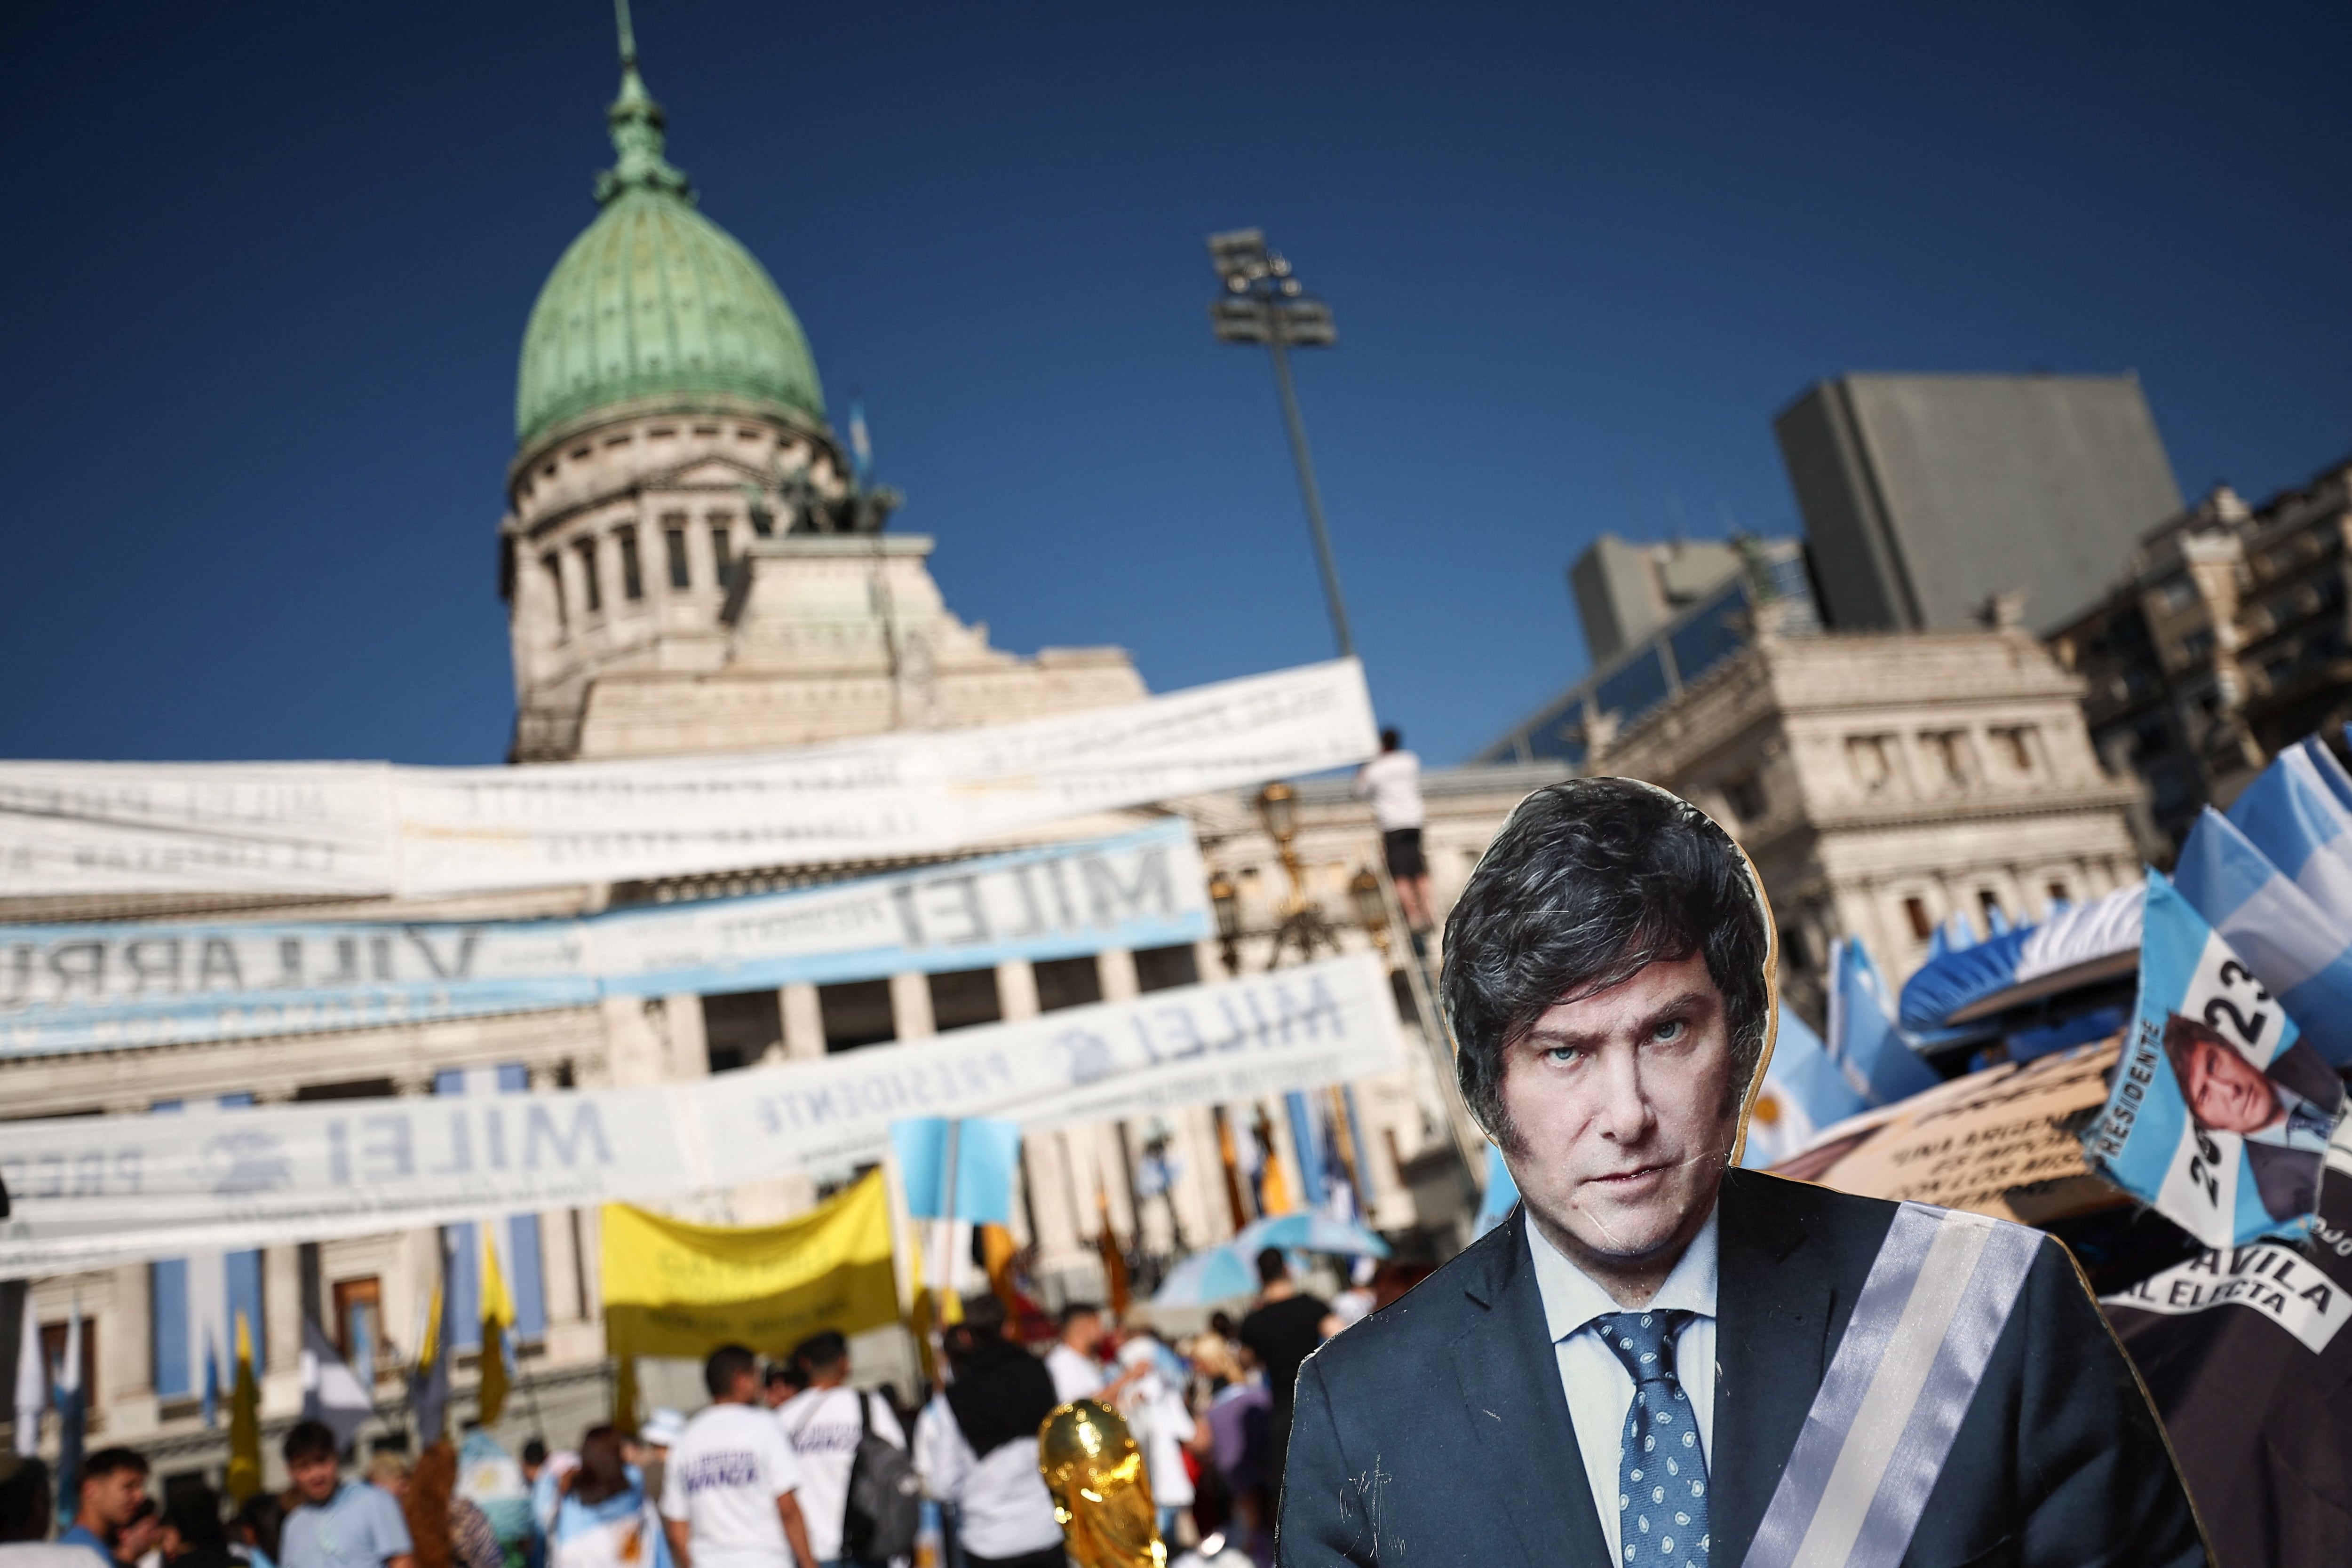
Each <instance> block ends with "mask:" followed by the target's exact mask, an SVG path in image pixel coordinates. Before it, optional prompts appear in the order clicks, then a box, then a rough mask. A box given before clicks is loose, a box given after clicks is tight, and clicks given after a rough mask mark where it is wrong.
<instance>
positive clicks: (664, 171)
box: [596, 0, 688, 202]
mask: <svg viewBox="0 0 2352 1568" xmlns="http://www.w3.org/2000/svg"><path fill="white" fill-rule="evenodd" d="M613 11H614V19H615V20H616V21H617V22H618V23H619V24H620V31H621V96H620V97H618V98H616V99H614V100H613V106H612V108H610V109H608V110H605V111H604V123H605V125H606V126H607V127H608V128H610V130H611V131H612V133H613V151H614V152H616V153H618V154H619V157H618V159H617V160H616V161H615V162H614V165H613V167H611V168H610V169H606V170H604V172H601V173H599V174H598V175H597V176H596V199H597V200H598V201H599V202H610V201H612V200H613V199H614V197H616V196H618V195H620V194H621V193H623V192H625V191H631V190H640V189H642V190H649V191H667V192H668V193H670V194H672V195H675V196H685V195H686V194H687V190H688V184H687V178H686V175H685V174H684V173H682V172H680V171H678V170H677V168H675V167H673V166H672V165H671V163H670V162H669V160H668V159H667V158H665V157H663V156H662V146H663V140H664V139H663V135H662V111H661V105H660V104H657V103H656V102H655V101H654V99H653V94H651V93H649V92H647V91H646V83H645V78H643V77H640V76H639V75H638V74H637V35H636V30H635V28H633V27H631V26H629V0H613Z"/></svg>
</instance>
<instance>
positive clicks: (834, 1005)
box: [816, 980, 898, 1051]
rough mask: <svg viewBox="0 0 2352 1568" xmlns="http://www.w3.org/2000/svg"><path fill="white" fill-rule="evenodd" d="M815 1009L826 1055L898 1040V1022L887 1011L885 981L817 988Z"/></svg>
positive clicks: (851, 981) (853, 981)
mask: <svg viewBox="0 0 2352 1568" xmlns="http://www.w3.org/2000/svg"><path fill="white" fill-rule="evenodd" d="M816 1006H817V1011H818V1012H819V1013H820V1014H822V1015H823V1017H824V1048H825V1050H827V1051H856V1050H857V1049H858V1048H860V1047H861V1046H868V1045H880V1044H881V1043H882V1042H883V1041H885V1040H896V1039H898V1019H897V1017H896V1016H895V1015H894V1014H893V1013H892V1012H891V1010H890V982H889V981H887V980H846V981H844V982H843V983H842V984H840V985H837V986H819V987H818V988H816Z"/></svg>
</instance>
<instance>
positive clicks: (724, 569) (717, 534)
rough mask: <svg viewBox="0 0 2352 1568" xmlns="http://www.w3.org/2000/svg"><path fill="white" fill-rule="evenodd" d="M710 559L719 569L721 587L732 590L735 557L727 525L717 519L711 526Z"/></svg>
mask: <svg viewBox="0 0 2352 1568" xmlns="http://www.w3.org/2000/svg"><path fill="white" fill-rule="evenodd" d="M710 559H711V560H712V561H714V562H715V563H717V566H718V569H719V587H721V588H732V587H733V586H734V585H735V556H734V552H733V549H732V547H730V544H729V543H728V530H727V525H726V524H725V523H723V522H720V521H718V520H717V519H715V518H714V519H713V520H712V522H711V524H710Z"/></svg>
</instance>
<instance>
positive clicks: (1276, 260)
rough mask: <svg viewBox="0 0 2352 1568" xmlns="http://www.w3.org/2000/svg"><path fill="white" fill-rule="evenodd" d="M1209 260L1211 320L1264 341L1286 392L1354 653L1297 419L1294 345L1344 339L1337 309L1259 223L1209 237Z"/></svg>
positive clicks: (1303, 486) (1241, 336)
mask: <svg viewBox="0 0 2352 1568" xmlns="http://www.w3.org/2000/svg"><path fill="white" fill-rule="evenodd" d="M1209 259H1210V262H1211V264H1212V265H1213V266H1214V267H1216V269H1217V276H1218V277H1219V278H1221V279H1222V280H1223V283H1224V287H1225V292H1224V294H1223V296H1222V297H1221V298H1216V299H1212V300H1211V301H1209V324H1210V326H1211V327H1212V328H1213V329H1214V330H1215V332H1216V334H1217V341H1219V342H1220V343H1263V344H1265V351H1266V357H1267V358H1269V359H1271V360H1272V361H1274V384H1275V386H1276V388H1277V389H1278V390H1279V391H1280V392H1281V393H1282V418H1283V423H1284V425H1285V426H1286V428H1287V429H1288V431H1289V432H1290V457H1291V461H1292V462H1294V463H1296V464H1297V465H1298V488H1299V492H1300V494H1301V495H1303V496H1304V497H1306V500H1307V530H1308V532H1309V533H1310V534H1311V535H1312V536H1313V538H1314V541H1315V561H1316V564H1317V565H1318V567H1320V568H1321V569H1322V572H1323V597H1324V598H1325V600H1327V601H1328V602H1329V604H1330V607H1331V634H1332V636H1333V637H1334V638H1335V639H1337V641H1338V643H1339V656H1340V657H1341V658H1343V659H1352V658H1354V657H1355V655H1356V640H1355V638H1354V637H1352V636H1350V635H1349V632H1348V605H1347V601H1345V600H1343V599H1342V598H1340V596H1339V567H1338V565H1337V564H1335V563H1334V562H1333V560H1332V559H1331V536H1330V533H1329V531H1328V529H1326V528H1324V526H1323V495H1322V492H1321V491H1320V490H1318V488H1316V485H1315V462H1314V459H1313V458H1311V457H1309V456H1308V455H1307V425H1306V423H1305V422H1303V421H1302V420H1301V419H1300V418H1299V417H1298V391H1297V388H1296V387H1294V386H1292V385H1291V382H1290V350H1292V349H1328V348H1329V347H1331V346H1332V345H1333V344H1334V343H1337V342H1338V341H1339V332H1338V330H1337V329H1335V328H1334V327H1333V326H1332V324H1331V308H1330V307H1329V306H1328V305H1326V304H1324V303H1323V301H1321V300H1320V299H1318V298H1315V297H1314V296H1313V295H1311V294H1309V293H1307V291H1306V289H1305V288H1304V287H1302V286H1301V285H1300V283H1299V281H1298V279H1297V278H1296V277H1292V276H1291V274H1290V263H1289V262H1288V261H1287V260H1286V259H1285V258H1284V257H1283V256H1282V253H1281V252H1279V251H1273V250H1268V249H1267V248H1266V245H1265V231H1263V230H1261V229H1234V230H1232V231H1231V232H1229V233H1226V234H1216V235H1210V236H1209Z"/></svg>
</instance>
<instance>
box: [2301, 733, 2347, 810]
mask: <svg viewBox="0 0 2352 1568" xmlns="http://www.w3.org/2000/svg"><path fill="white" fill-rule="evenodd" d="M2347 733H2352V732H2347ZM2301 749H2302V751H2303V754H2304V755H2305V757H2308V758H2310V759H2311V768H2312V771H2313V772H2315V773H2316V774H2318V775H2319V781H2320V782H2321V783H2322V784H2325V785H2326V786H2327V792H2328V793H2329V794H2330V795H2333V796H2334V797H2336V804H2337V805H2339V806H2341V807H2343V808H2344V809H2345V810H2347V811H2352V773H2347V772H2345V771H2344V764H2342V763H2341V762H2338V761H2336V753H2334V752H2332V751H2330V750H2328V749H2327V743H2326V741H2324V740H2322V739H2320V738H2319V737H2317V736H2315V735H2306V736H2305V737H2303V745H2302V748H2301Z"/></svg>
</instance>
